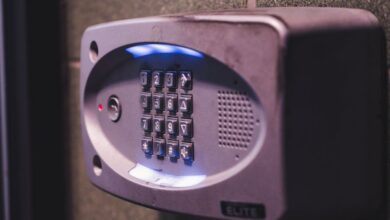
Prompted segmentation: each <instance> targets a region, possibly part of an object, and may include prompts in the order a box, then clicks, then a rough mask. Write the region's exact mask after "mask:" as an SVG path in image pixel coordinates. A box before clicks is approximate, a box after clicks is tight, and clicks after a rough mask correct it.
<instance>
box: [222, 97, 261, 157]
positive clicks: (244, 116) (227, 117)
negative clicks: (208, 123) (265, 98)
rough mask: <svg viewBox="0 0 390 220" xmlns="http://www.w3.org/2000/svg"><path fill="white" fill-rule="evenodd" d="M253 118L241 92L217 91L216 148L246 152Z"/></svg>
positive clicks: (251, 111)
mask: <svg viewBox="0 0 390 220" xmlns="http://www.w3.org/2000/svg"><path fill="white" fill-rule="evenodd" d="M254 124H255V123H254V116H253V110H252V105H251V102H250V99H249V97H248V96H247V94H246V93H245V92H241V91H228V90H226V91H223V90H222V91H218V146H219V147H225V148H236V149H242V150H246V149H247V148H248V146H249V143H250V142H251V139H252V135H253V127H254Z"/></svg>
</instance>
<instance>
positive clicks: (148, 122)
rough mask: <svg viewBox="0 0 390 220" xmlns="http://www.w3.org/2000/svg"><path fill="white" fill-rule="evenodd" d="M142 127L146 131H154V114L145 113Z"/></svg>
mask: <svg viewBox="0 0 390 220" xmlns="http://www.w3.org/2000/svg"><path fill="white" fill-rule="evenodd" d="M141 128H142V129H143V130H144V131H145V132H151V131H152V116H150V115H144V116H142V118H141Z"/></svg>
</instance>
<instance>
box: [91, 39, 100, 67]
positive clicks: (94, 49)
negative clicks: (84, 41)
mask: <svg viewBox="0 0 390 220" xmlns="http://www.w3.org/2000/svg"><path fill="white" fill-rule="evenodd" d="M98 56H99V48H98V45H97V43H96V41H92V42H91V44H90V45H89V59H90V60H91V61H92V62H93V63H95V62H96V61H97V60H98Z"/></svg>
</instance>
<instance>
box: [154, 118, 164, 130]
mask: <svg viewBox="0 0 390 220" xmlns="http://www.w3.org/2000/svg"><path fill="white" fill-rule="evenodd" d="M164 126H165V121H164V117H162V116H156V117H154V120H153V130H154V131H155V132H156V133H158V134H161V133H164Z"/></svg>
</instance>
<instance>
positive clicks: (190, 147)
mask: <svg viewBox="0 0 390 220" xmlns="http://www.w3.org/2000/svg"><path fill="white" fill-rule="evenodd" d="M180 157H181V158H182V159H183V160H186V161H193V160H194V144H193V143H187V142H181V143H180Z"/></svg>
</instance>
